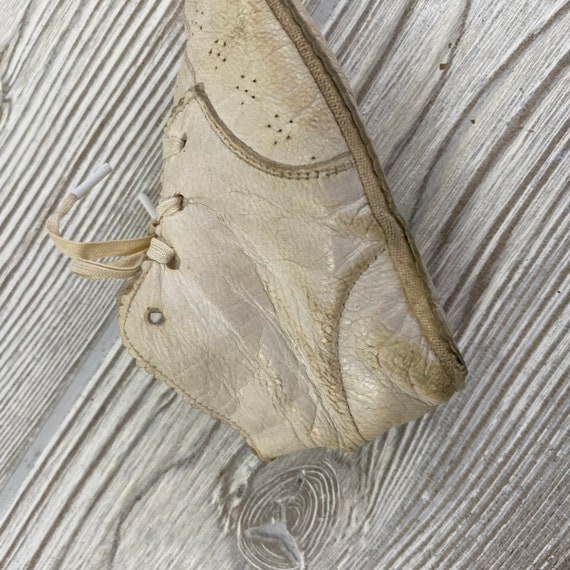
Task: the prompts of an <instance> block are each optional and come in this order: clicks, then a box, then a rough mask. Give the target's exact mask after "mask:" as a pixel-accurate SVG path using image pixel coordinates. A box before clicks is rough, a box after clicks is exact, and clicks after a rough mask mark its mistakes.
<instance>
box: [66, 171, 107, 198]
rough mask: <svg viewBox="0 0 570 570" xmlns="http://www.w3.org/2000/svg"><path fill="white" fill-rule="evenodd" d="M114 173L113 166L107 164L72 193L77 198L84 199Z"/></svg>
mask: <svg viewBox="0 0 570 570" xmlns="http://www.w3.org/2000/svg"><path fill="white" fill-rule="evenodd" d="M112 171H113V168H112V167H111V165H110V164H108V163H107V162H105V164H102V165H101V166H100V167H99V168H98V169H97V170H95V172H92V173H91V174H90V175H89V176H88V177H87V178H86V179H85V180H84V181H83V182H82V183H81V184H80V185H79V186H77V187H76V188H74V189H73V190H72V191H71V193H72V194H75V195H76V196H77V198H83V196H85V194H87V192H89V190H91V188H93V186H96V185H97V184H99V182H101V180H103V178H106V177H107V176H109V174H111V172H112Z"/></svg>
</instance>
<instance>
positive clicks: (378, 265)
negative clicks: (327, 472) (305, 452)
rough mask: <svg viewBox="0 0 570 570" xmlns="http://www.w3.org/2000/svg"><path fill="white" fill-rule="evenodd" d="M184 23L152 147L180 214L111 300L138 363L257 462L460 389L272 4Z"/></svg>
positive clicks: (349, 439) (402, 415)
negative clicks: (220, 424)
mask: <svg viewBox="0 0 570 570" xmlns="http://www.w3.org/2000/svg"><path fill="white" fill-rule="evenodd" d="M185 18H186V31H187V35H188V45H187V49H186V52H185V54H184V58H183V61H182V63H181V67H180V72H179V76H178V81H177V85H176V89H175V97H174V99H175V106H174V108H173V111H172V114H171V117H170V119H169V121H168V124H167V127H166V129H165V141H172V140H175V141H176V140H178V141H184V143H183V144H180V145H172V144H170V143H166V142H165V144H168V152H165V156H166V157H167V158H166V159H165V161H164V165H163V173H162V190H161V197H160V198H161V200H164V199H167V198H170V197H172V196H175V195H182V196H183V208H182V210H180V211H179V212H177V213H174V214H172V215H170V216H168V217H167V218H164V219H163V220H162V221H161V223H160V225H159V227H157V228H156V231H157V235H159V236H160V238H161V239H162V240H163V241H164V242H165V243H166V244H168V245H169V246H170V247H171V248H172V249H173V250H174V252H176V255H177V256H178V259H179V264H177V266H176V267H170V266H167V265H164V264H160V263H156V262H154V261H151V260H147V261H145V262H144V263H143V268H142V274H141V276H140V278H139V279H138V280H136V281H135V282H133V283H130V284H128V286H127V287H126V288H125V290H124V291H123V294H122V295H121V298H120V330H121V335H122V337H123V340H124V342H125V344H126V345H127V346H128V347H129V350H130V352H131V354H132V355H133V356H134V357H135V358H136V359H137V362H138V364H139V365H141V366H144V367H145V368H147V369H148V370H149V371H150V372H152V373H153V374H156V376H157V377H158V378H159V379H161V380H163V381H164V382H166V383H168V384H169V385H171V386H172V387H174V388H175V389H176V390H177V391H178V392H179V393H180V394H181V395H182V396H183V397H184V398H185V399H186V400H187V401H189V402H190V403H191V404H192V405H194V406H196V407H197V408H199V409H201V410H203V411H205V412H206V413H209V414H211V415H212V416H214V417H216V418H219V419H221V420H222V421H225V422H227V423H229V424H230V425H232V427H234V428H235V429H236V430H237V431H239V432H240V433H241V434H242V435H243V436H244V437H245V438H246V440H247V442H248V443H249V445H250V446H251V447H252V448H253V449H254V450H255V452H256V453H257V454H258V455H259V456H260V457H262V458H265V459H267V458H272V457H276V456H278V455H282V454H285V453H289V452H293V451H296V450H300V449H304V448H313V447H331V448H337V449H341V450H352V449H356V448H358V447H360V446H361V445H363V444H364V443H366V442H367V441H370V440H372V439H374V438H375V437H376V436H377V435H378V434H380V433H382V432H383V431H385V430H386V429H388V428H390V427H391V426H393V425H396V424H400V423H403V422H406V421H409V420H411V419H414V418H416V417H418V416H420V415H422V414H424V413H425V412H427V411H429V410H430V409H433V407H434V406H436V405H437V404H438V403H440V402H442V401H444V400H446V399H447V398H449V396H450V395H451V394H452V393H453V391H454V390H455V389H457V388H458V387H460V384H459V383H458V382H457V378H449V377H448V374H447V372H446V370H445V369H444V367H442V363H441V361H440V359H439V358H438V356H437V355H436V354H435V353H434V351H433V349H432V346H433V342H434V339H432V338H428V336H429V335H427V334H426V332H425V330H424V328H425V327H422V323H421V322H419V321H418V318H417V317H416V315H415V314H414V312H413V308H412V307H411V306H410V303H409V301H408V297H409V295H408V297H407V295H406V292H405V291H404V289H403V284H402V280H401V278H400V277H399V273H398V268H397V260H394V258H393V255H391V253H390V251H389V249H388V246H387V242H386V239H385V235H384V231H383V229H382V228H381V227H380V226H379V224H378V221H377V219H376V218H375V216H374V215H373V212H372V210H371V207H370V204H369V202H368V199H367V197H366V193H365V191H364V188H363V184H362V181H361V179H360V175H359V170H358V168H357V167H356V166H357V165H355V161H354V157H352V156H351V154H350V152H349V147H348V146H347V144H346V142H345V138H344V135H343V132H341V130H340V129H339V125H338V124H337V121H336V118H335V114H334V112H333V110H331V108H330V107H329V104H328V103H327V101H326V100H325V98H324V97H323V95H322V93H321V91H320V90H319V88H318V86H317V84H316V83H315V81H314V80H313V77H312V75H311V73H310V72H309V71H308V69H307V67H306V66H305V64H304V62H303V59H302V58H301V56H300V55H299V51H298V48H297V46H296V45H295V44H294V43H293V42H292V40H291V39H290V37H289V35H288V34H287V31H286V30H284V29H283V27H282V26H281V24H280V23H279V21H278V20H277V19H276V18H275V16H274V13H273V12H272V10H271V9H270V7H269V6H268V4H267V3H266V2H265V1H261V0H227V1H217V2H212V1H208V2H206V1H201V0H187V1H186V3H185ZM246 90H247V91H246ZM149 309H155V310H156V309H158V310H159V311H160V312H161V314H162V315H163V317H164V318H163V319H162V321H161V322H160V324H153V323H152V322H150V321H149V319H148V311H149ZM440 336H441V335H439V334H438V335H437V339H436V340H437V342H438V343H439V344H440V345H441V342H442V340H441V338H440ZM443 336H445V335H443ZM450 351H451V348H450Z"/></svg>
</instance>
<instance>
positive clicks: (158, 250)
mask: <svg viewBox="0 0 570 570" xmlns="http://www.w3.org/2000/svg"><path fill="white" fill-rule="evenodd" d="M110 171H111V168H110V167H109V166H108V165H104V166H103V167H102V168H100V169H99V170H98V171H96V172H95V173H94V174H93V175H91V176H90V177H89V178H88V180H86V181H85V182H84V183H83V184H81V185H80V186H79V187H78V188H76V189H75V190H72V191H71V192H70V193H69V194H67V195H66V196H65V198H64V199H63V201H62V202H61V204H60V205H59V207H58V208H57V210H55V212H54V213H53V214H52V215H51V216H50V217H49V218H48V220H47V222H46V229H47V231H48V234H49V235H50V237H51V239H52V240H53V241H54V243H55V245H56V246H57V248H58V249H59V250H60V251H61V252H62V253H63V254H64V255H67V256H68V257H70V258H71V259H72V261H71V266H70V269H71V271H72V272H73V273H76V274H77V275H80V276H81V277H86V278H88V279H109V278H111V279H127V278H129V277H133V276H134V275H136V274H137V273H138V272H139V271H140V268H141V264H142V262H143V261H144V260H145V259H152V260H153V261H156V262H158V263H162V264H165V265H167V264H169V263H171V262H173V260H174V259H175V258H176V253H175V252H174V250H173V249H172V247H170V246H169V245H168V244H167V243H165V242H164V241H163V240H161V239H160V236H159V235H157V228H158V227H159V225H160V222H161V220H162V219H163V218H165V217H166V216H170V215H172V214H174V213H176V212H179V211H180V210H181V209H182V206H183V204H182V196H180V195H177V196H173V197H172V198H167V199H166V200H164V201H162V202H161V203H160V204H159V205H158V206H157V208H156V219H155V220H153V221H152V222H151V223H150V224H149V226H148V228H147V233H148V235H147V236H146V237H142V238H136V239H127V240H113V241H101V242H81V241H74V240H70V239H66V238H64V237H62V236H61V232H60V223H61V221H62V219H63V218H64V217H65V216H66V215H67V214H68V213H69V212H70V211H71V209H72V208H73V206H74V205H75V203H76V202H77V201H78V200H80V199H81V198H82V197H83V196H84V195H85V194H86V193H87V192H88V191H89V190H90V189H91V188H92V187H93V186H95V184H97V183H98V182H99V181H100V180H102V179H103V178H104V177H105V176H107V175H108V174H109V172H110ZM114 257H118V258H120V259H117V260H115V261H110V262H107V263H103V262H101V261H96V260H99V259H104V258H114Z"/></svg>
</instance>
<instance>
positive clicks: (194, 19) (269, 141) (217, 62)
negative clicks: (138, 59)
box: [175, 0, 348, 166]
mask: <svg viewBox="0 0 570 570" xmlns="http://www.w3.org/2000/svg"><path fill="white" fill-rule="evenodd" d="M185 22H186V24H185V25H186V35H187V39H188V41H187V46H186V52H185V54H184V62H183V64H182V66H181V69H180V72H179V75H178V80H177V85H176V94H175V99H176V100H179V99H180V98H181V97H182V96H183V94H184V93H185V92H186V91H187V90H188V89H189V88H191V87H192V86H193V84H195V83H202V84H204V90H205V93H206V94H207V96H208V97H209V98H210V100H211V102H212V105H213V107H214V109H215V111H216V113H217V114H218V115H219V118H220V120H221V121H223V123H224V124H225V125H227V127H228V128H229V129H230V130H231V131H232V132H233V133H234V134H235V135H236V136H237V137H238V138H239V139H241V140H242V141H243V142H244V143H245V144H247V145H248V146H249V147H250V148H252V149H253V150H254V151H256V152H257V153H259V154H261V155H262V156H264V157H267V158H268V159H270V160H273V161H277V162H282V163H285V164H288V165H299V166H300V165H308V164H312V163H318V162H322V161H327V160H330V159H332V158H335V157H336V156H338V155H340V154H342V153H345V152H347V150H348V149H347V147H346V143H345V142H344V138H343V136H342V134H341V132H340V130H339V128H338V126H337V124H336V121H335V120H334V117H333V115H332V113H331V112H330V109H329V108H328V106H327V103H326V102H325V99H324V97H323V96H322V94H321V92H320V90H319V88H318V87H317V84H316V83H315V81H314V79H313V76H312V75H311V73H310V71H309V70H308V69H307V67H306V65H305V64H304V62H303V60H302V58H301V56H300V55H299V52H298V50H297V47H296V46H295V44H294V43H293V42H292V40H291V39H290V37H289V36H288V34H287V32H286V31H285V30H284V29H283V28H282V26H281V24H280V22H279V21H278V20H277V18H276V17H275V15H274V13H273V11H272V10H271V8H270V7H269V5H268V3H267V2H266V1H265V0H263V1H261V0H243V1H240V2H236V1H235V0H224V1H211V0H208V2H206V1H202V0H187V1H186V3H185Z"/></svg>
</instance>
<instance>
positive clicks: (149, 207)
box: [138, 192, 156, 220]
mask: <svg viewBox="0 0 570 570" xmlns="http://www.w3.org/2000/svg"><path fill="white" fill-rule="evenodd" d="M138 199H139V200H140V203H141V204H142V205H143V206H144V209H145V210H146V211H147V212H148V215H149V216H150V217H151V219H153V220H156V208H155V207H154V204H153V203H152V201H151V199H150V198H149V197H148V196H147V195H146V194H144V193H143V192H141V193H140V194H139V195H138Z"/></svg>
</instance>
